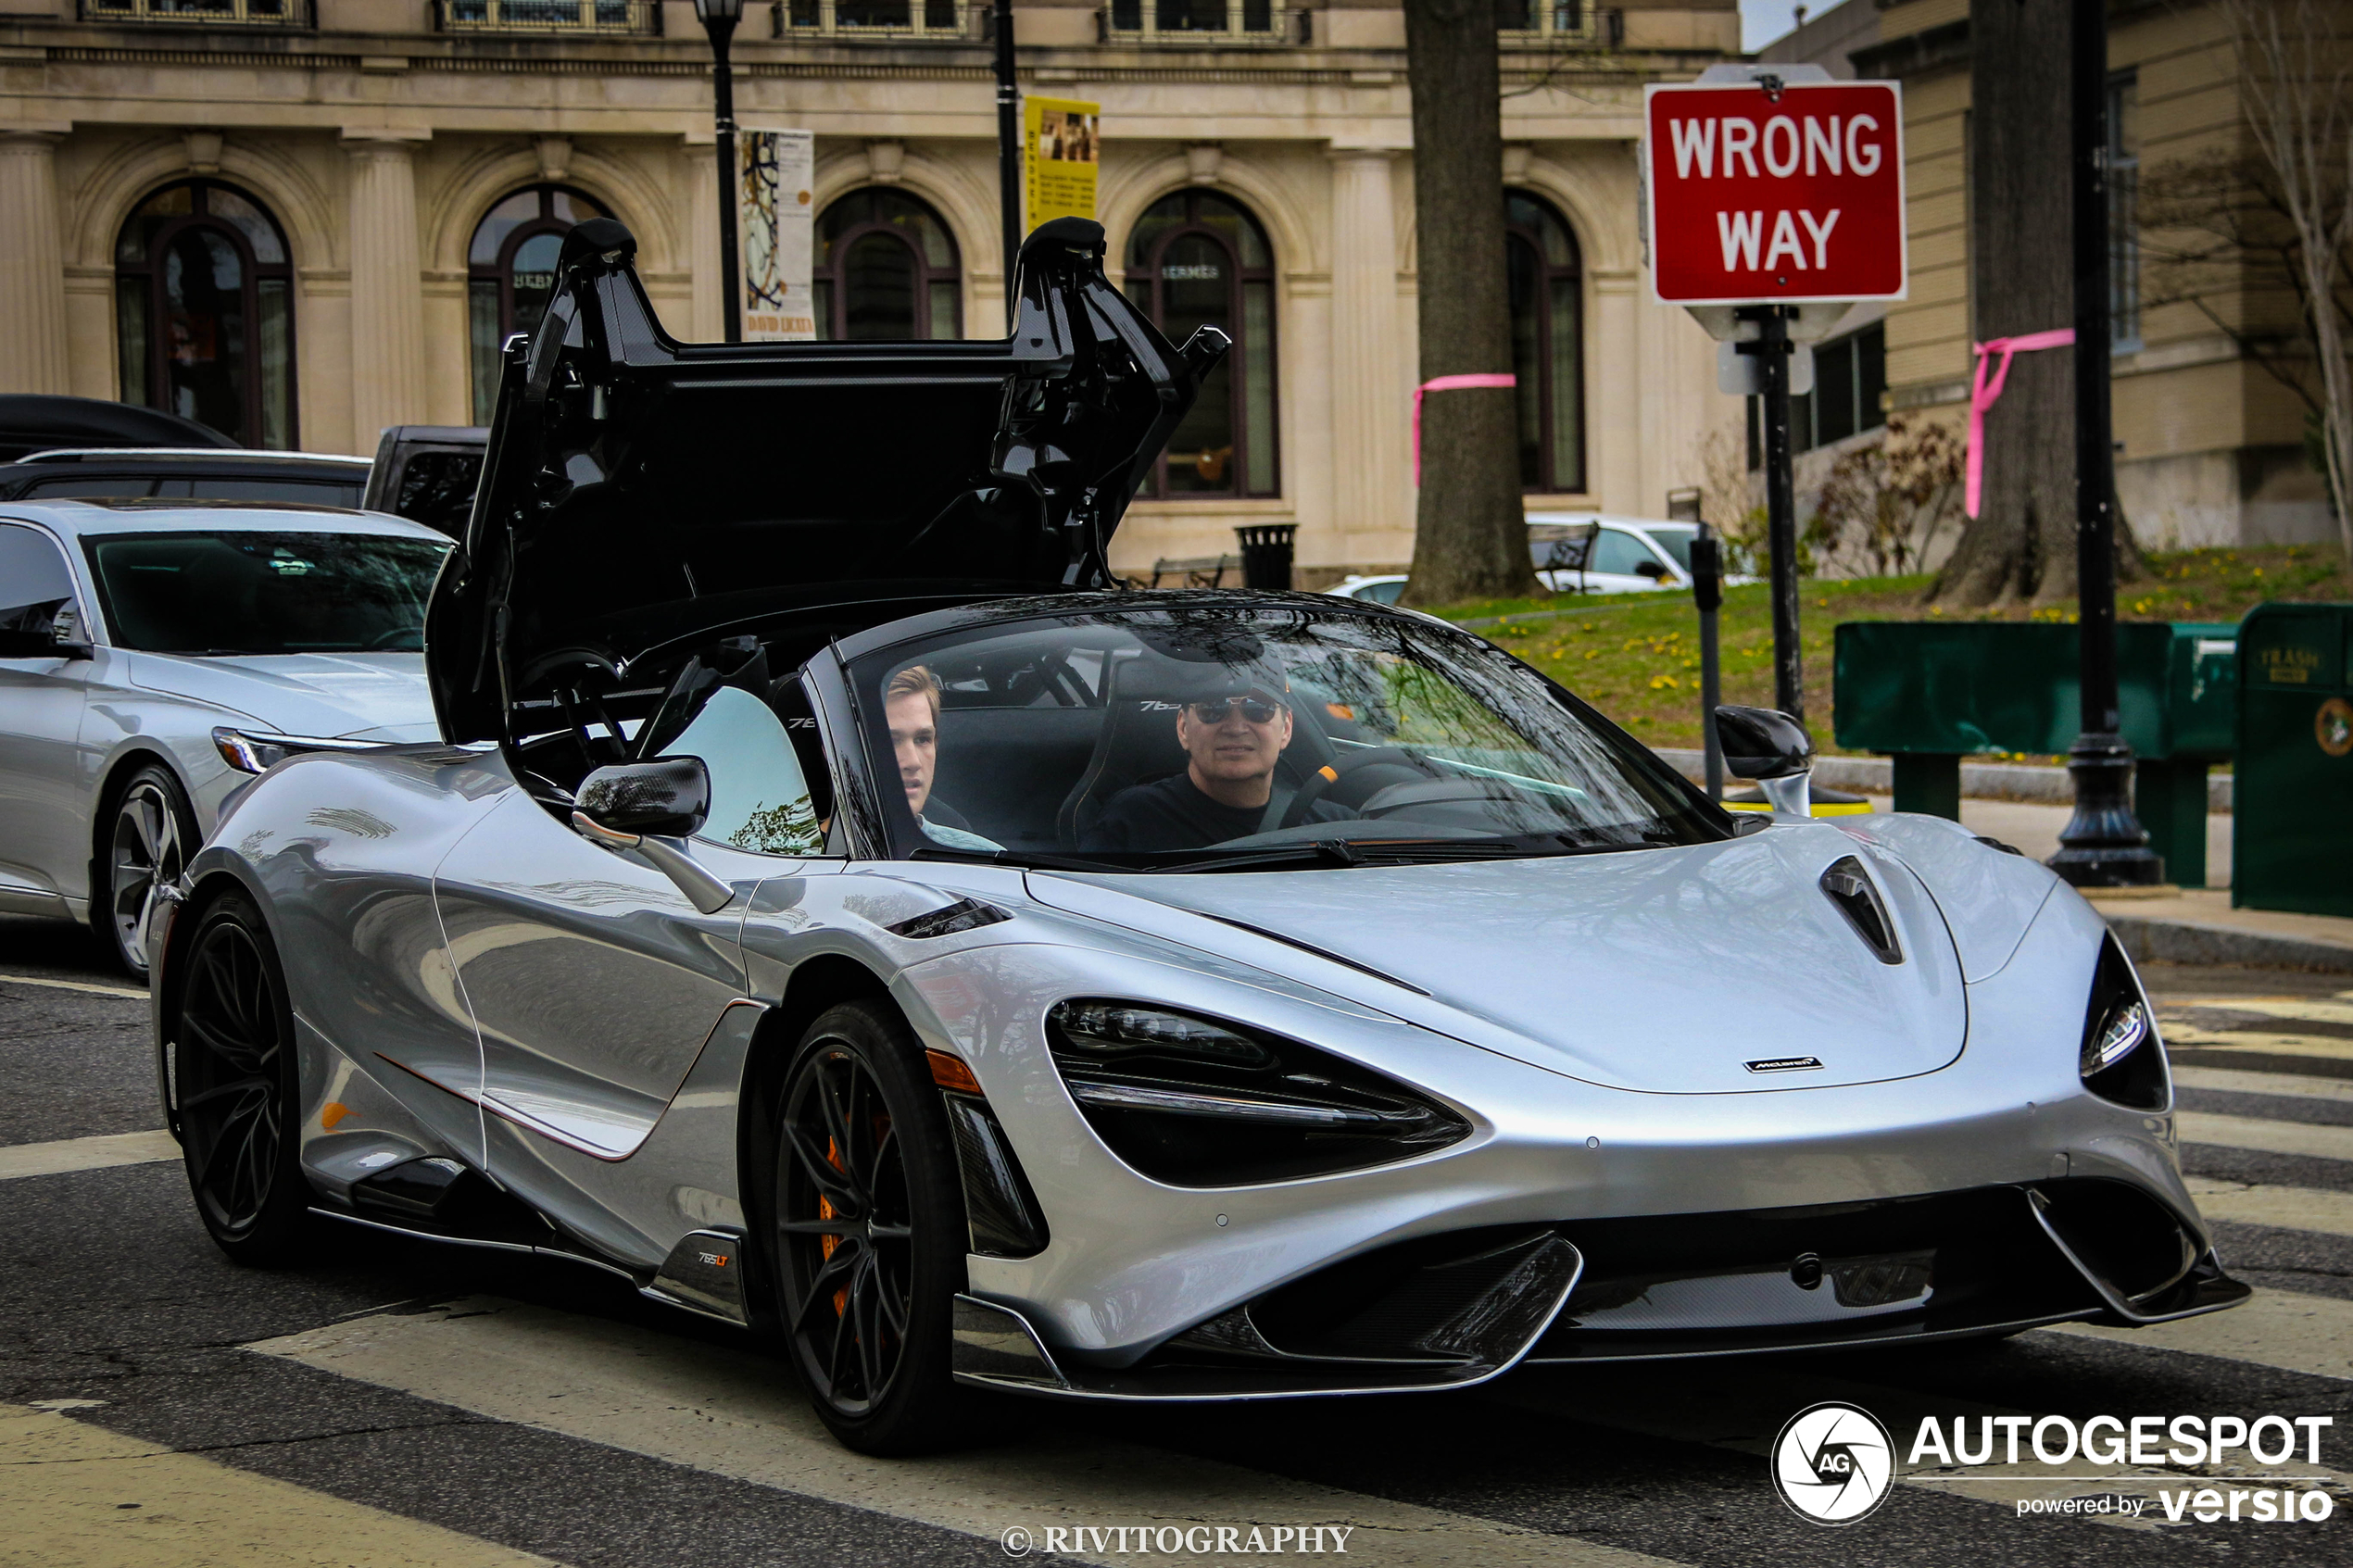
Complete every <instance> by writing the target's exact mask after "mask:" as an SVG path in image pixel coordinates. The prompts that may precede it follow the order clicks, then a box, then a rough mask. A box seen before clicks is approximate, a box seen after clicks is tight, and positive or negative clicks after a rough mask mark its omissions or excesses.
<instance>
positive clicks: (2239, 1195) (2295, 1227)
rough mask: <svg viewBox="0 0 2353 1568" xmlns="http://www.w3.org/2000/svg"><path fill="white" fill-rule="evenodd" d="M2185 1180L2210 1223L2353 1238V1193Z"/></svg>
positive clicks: (2208, 1178)
mask: <svg viewBox="0 0 2353 1568" xmlns="http://www.w3.org/2000/svg"><path fill="white" fill-rule="evenodd" d="M2183 1180H2184V1181H2186V1182H2187V1183H2188V1184H2189V1188H2190V1196H2191V1197H2192V1198H2196V1199H2197V1211H2198V1212H2199V1213H2201V1214H2203V1215H2205V1216H2206V1217H2207V1218H2208V1219H2209V1220H2231V1221H2234V1222H2236V1223H2239V1224H2243V1225H2271V1226H2275V1227H2277V1228H2278V1229H2281V1230H2291V1231H2313V1232H2317V1233H2318V1234H2320V1235H2322V1236H2353V1193H2347V1192H2322V1191H2321V1190H2320V1189H2318V1188H2316V1187H2290V1186H2269V1185H2263V1184H2260V1183H2256V1182H2229V1181H2223V1180H2221V1179H2220V1178H2218V1177H2213V1176H2186V1177H2183ZM2224 1250H2225V1251H2227V1250H2228V1248H2225V1249H2224Z"/></svg>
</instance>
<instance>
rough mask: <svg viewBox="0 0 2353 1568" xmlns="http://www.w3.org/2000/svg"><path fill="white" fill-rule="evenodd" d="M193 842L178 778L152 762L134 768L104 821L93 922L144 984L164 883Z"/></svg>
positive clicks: (174, 875) (191, 816) (174, 878)
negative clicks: (102, 894)
mask: <svg viewBox="0 0 2353 1568" xmlns="http://www.w3.org/2000/svg"><path fill="white" fill-rule="evenodd" d="M195 848H196V814H195V811H194V810H192V809H190V808H189V805H188V797H187V793H186V792H185V791H184V790H182V788H181V787H180V781H179V780H178V779H175V778H173V777H172V776H171V773H170V770H168V769H166V768H163V767H160V766H157V765H155V764H149V765H148V766H146V767H144V768H141V769H140V770H139V771H137V772H135V773H133V774H132V775H131V779H130V782H129V783H127V784H124V785H123V787H122V793H121V794H120V795H118V796H116V797H115V803H114V810H113V812H112V813H111V820H110V822H109V823H108V825H107V842H106V851H105V868H106V877H107V880H106V903H105V905H104V907H103V912H99V913H98V915H97V920H96V922H95V923H96V924H97V926H98V928H99V931H100V933H101V935H105V936H107V937H108V938H109V939H110V940H111V941H112V943H113V945H114V954H115V960H116V961H117V962H119V963H120V964H121V965H122V967H123V968H124V969H125V970H127V971H128V972H130V974H131V977H132V979H134V980H136V981H138V982H139V983H140V984H142V985H145V983H146V979H147V938H148V937H149V936H150V935H153V934H154V931H155V923H156V916H157V913H158V912H159V911H160V909H162V889H164V888H166V887H169V886H170V885H171V884H173V883H176V882H178V881H179V880H180V873H181V872H182V870H184V869H185V868H186V865H187V860H188V857H189V856H190V855H192V854H194V853H195Z"/></svg>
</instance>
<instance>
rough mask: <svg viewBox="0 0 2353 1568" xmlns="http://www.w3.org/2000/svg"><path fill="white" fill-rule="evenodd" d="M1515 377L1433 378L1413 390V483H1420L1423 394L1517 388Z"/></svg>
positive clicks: (1517, 381) (1517, 380) (1486, 375)
mask: <svg viewBox="0 0 2353 1568" xmlns="http://www.w3.org/2000/svg"><path fill="white" fill-rule="evenodd" d="M1518 384H1519V378H1518V377H1517V376H1515V375H1491V374H1483V375H1475V376H1433V377H1432V378H1430V379H1429V380H1428V381H1426V382H1424V383H1422V384H1421V385H1419V386H1417V387H1416V388H1414V483H1415V485H1416V487H1418V486H1419V485H1420V484H1421V482H1422V394H1423V393H1425V392H1464V391H1467V390H1468V389H1470V388H1472V387H1475V386H1517V385H1518Z"/></svg>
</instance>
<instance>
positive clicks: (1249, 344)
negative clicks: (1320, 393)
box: [1127, 191, 1279, 495]
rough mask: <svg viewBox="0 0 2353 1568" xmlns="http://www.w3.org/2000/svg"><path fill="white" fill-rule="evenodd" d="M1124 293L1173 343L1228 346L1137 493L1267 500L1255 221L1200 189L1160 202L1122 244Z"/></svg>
mask: <svg viewBox="0 0 2353 1568" xmlns="http://www.w3.org/2000/svg"><path fill="white" fill-rule="evenodd" d="M1127 294H1128V297H1129V298H1131V299H1133V300H1135V302H1136V303H1137V304H1138V305H1139V306H1140V307H1142V308H1143V309H1144V311H1145V312H1146V313H1147V314H1149V315H1150V316H1151V319H1152V320H1153V321H1154V322H1156V323H1157V324H1158V325H1159V327H1160V330H1161V331H1162V332H1164V333H1166V334H1167V336H1168V338H1169V340H1170V341H1171V342H1173V343H1179V344H1181V343H1183V342H1184V341H1185V340H1186V339H1187V338H1189V337H1190V336H1192V334H1193V329H1195V328H1196V327H1202V326H1210V327H1220V328H1223V329H1224V330H1225V331H1226V332H1227V334H1228V335H1230V336H1231V337H1232V338H1233V340H1234V349H1233V352H1232V353H1231V354H1228V355H1227V357H1226V358H1225V361H1224V362H1223V363H1221V364H1220V365H1219V366H1218V367H1217V368H1216V369H1215V370H1212V371H1211V372H1210V373H1209V380H1208V381H1207V382H1206V383H1203V385H1202V389H1201V396H1200V398H1199V400H1197V401H1196V402H1195V403H1194V404H1193V408H1192V412H1190V413H1189V414H1187V415H1186V416H1185V422H1184V423H1182V424H1180V425H1178V426H1177V427H1176V434H1175V435H1174V436H1172V437H1171V438H1170V439H1169V443H1168V451H1167V453H1166V455H1165V456H1164V457H1163V458H1161V460H1160V465H1159V467H1158V469H1157V470H1155V472H1154V473H1153V476H1152V482H1151V484H1150V485H1148V486H1147V487H1146V490H1145V494H1147V495H1275V494H1277V488H1278V481H1279V474H1278V471H1277V468H1276V463H1275V459H1276V451H1275V258H1274V253H1273V252H1272V251H1271V250H1270V249H1269V248H1268V246H1267V244H1266V232H1265V230H1264V229H1261V228H1260V227H1259V226H1258V220H1257V219H1255V218H1252V216H1251V215H1250V214H1249V213H1248V212H1246V211H1244V210H1243V209H1242V208H1241V207H1239V206H1237V205H1236V204H1235V203H1233V202H1231V201H1228V200H1227V198H1226V197H1224V196H1220V195H1214V194H1211V193H1210V192H1207V191H1182V192H1179V193H1178V194H1176V195H1173V196H1164V197H1162V198H1161V199H1160V200H1159V201H1156V202H1154V203H1153V204H1152V205H1151V207H1148V208H1147V209H1146V210H1145V212H1144V215H1143V217H1141V218H1139V219H1138V220H1137V221H1136V232H1135V233H1134V234H1132V235H1130V236H1129V238H1128V241H1127Z"/></svg>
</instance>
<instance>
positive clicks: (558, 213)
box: [466, 185, 610, 425]
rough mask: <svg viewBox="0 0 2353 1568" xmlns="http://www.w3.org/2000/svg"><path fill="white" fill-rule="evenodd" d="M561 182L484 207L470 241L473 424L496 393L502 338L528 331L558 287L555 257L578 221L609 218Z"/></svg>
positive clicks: (484, 420)
mask: <svg viewBox="0 0 2353 1568" xmlns="http://www.w3.org/2000/svg"><path fill="white" fill-rule="evenodd" d="M605 217H610V214H609V213H607V212H606V211H605V209H604V208H603V207H599V206H598V205H597V203H595V202H593V201H591V200H589V199H588V198H587V197H586V196H584V195H582V194H580V193H579V192H578V191H574V190H570V189H567V188H566V187H564V186H562V185H530V186H526V187H525V188H523V189H522V190H520V191H517V192H516V193H515V194H513V195H511V196H509V197H507V198H506V199H505V200H503V201H501V202H499V203H498V205H497V206H496V207H492V208H491V209H490V210H489V211H488V212H486V213H484V214H483V219H482V221H481V222H479V223H477V224H475V225H474V237H473V243H472V244H471V245H468V246H467V247H466V318H467V326H468V329H469V331H470V332H471V334H472V339H473V365H474V423H476V424H478V425H486V424H488V423H489V422H490V407H491V404H492V403H493V402H494V401H495V400H496V399H497V395H498V345H500V344H502V343H504V342H506V341H507V335H508V334H509V333H510V332H529V331H531V329H532V328H534V327H535V326H537V325H538V324H539V315H540V312H542V311H544V310H546V309H547V295H549V293H551V292H552V291H553V290H554V288H555V286H556V257H557V255H558V253H560V251H561V250H562V249H563V244H564V236H565V235H566V234H568V233H570V232H572V226H573V224H575V223H583V222H585V221H587V220H589V219H591V218H605Z"/></svg>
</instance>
